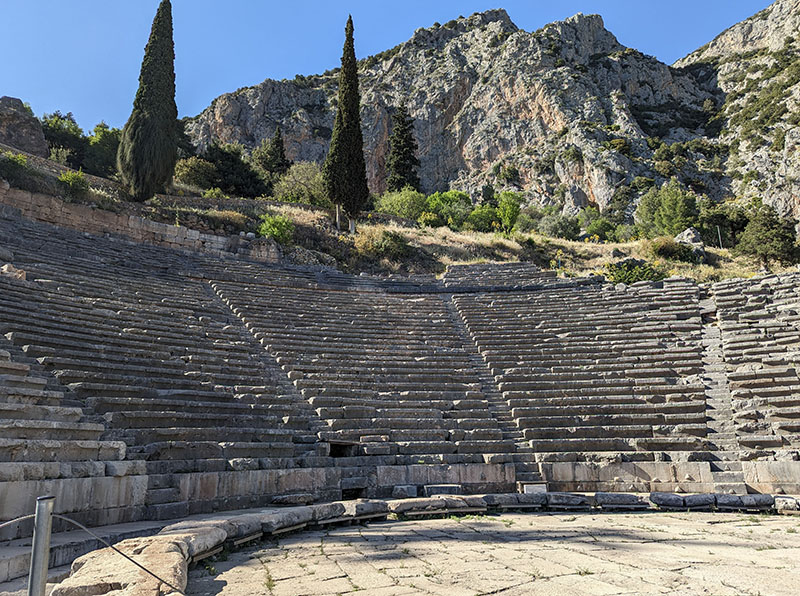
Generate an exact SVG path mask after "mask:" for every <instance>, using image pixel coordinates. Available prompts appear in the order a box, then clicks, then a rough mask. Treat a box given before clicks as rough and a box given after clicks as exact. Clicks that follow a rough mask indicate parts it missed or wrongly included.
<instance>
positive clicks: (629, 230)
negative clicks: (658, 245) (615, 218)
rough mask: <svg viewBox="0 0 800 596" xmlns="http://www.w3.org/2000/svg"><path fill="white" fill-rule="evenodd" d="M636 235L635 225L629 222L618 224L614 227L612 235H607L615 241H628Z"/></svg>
mask: <svg viewBox="0 0 800 596" xmlns="http://www.w3.org/2000/svg"><path fill="white" fill-rule="evenodd" d="M637 237H638V236H637V230H636V226H634V225H631V224H619V225H618V226H617V227H616V228H614V233H613V236H609V238H610V239H612V240H615V241H616V242H630V241H631V240H635V239H636V238H637Z"/></svg>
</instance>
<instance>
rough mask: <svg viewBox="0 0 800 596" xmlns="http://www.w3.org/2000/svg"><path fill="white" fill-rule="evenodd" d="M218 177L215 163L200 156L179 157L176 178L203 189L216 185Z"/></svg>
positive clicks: (176, 165)
mask: <svg viewBox="0 0 800 596" xmlns="http://www.w3.org/2000/svg"><path fill="white" fill-rule="evenodd" d="M218 178H219V176H218V174H217V168H215V167H214V164H212V163H211V162H210V161H206V160H205V159H202V158H200V157H196V156H192V157H188V158H186V159H179V160H178V162H177V163H176V164H175V180H176V181H177V182H182V183H183V184H188V185H190V186H196V187H197V188H199V189H201V190H205V189H207V188H212V187H214V186H216V182H217V180H218Z"/></svg>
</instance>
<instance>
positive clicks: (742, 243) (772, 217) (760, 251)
mask: <svg viewBox="0 0 800 596" xmlns="http://www.w3.org/2000/svg"><path fill="white" fill-rule="evenodd" d="M796 225H797V222H796V221H795V220H794V219H792V218H789V217H779V216H778V213H777V211H775V208H774V207H772V206H771V205H760V204H755V205H753V206H752V207H751V210H750V217H749V221H748V222H747V227H746V228H745V229H744V232H742V234H741V236H740V238H739V243H738V244H737V245H736V247H735V248H734V252H735V253H736V254H740V255H745V256H749V257H752V258H754V259H757V260H758V261H759V262H760V263H761V265H762V266H763V267H764V268H768V267H769V265H770V263H771V262H773V261H777V262H779V263H782V264H784V265H790V264H792V263H795V262H797V259H798V246H797V234H796V233H795V226H796Z"/></svg>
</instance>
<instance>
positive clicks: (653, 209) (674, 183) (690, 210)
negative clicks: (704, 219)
mask: <svg viewBox="0 0 800 596" xmlns="http://www.w3.org/2000/svg"><path fill="white" fill-rule="evenodd" d="M698 215H699V211H698V208H697V197H696V195H695V194H694V193H692V192H690V191H688V190H686V189H684V188H683V187H682V186H681V184H680V182H678V180H677V179H675V178H672V179H671V180H670V181H669V182H668V183H667V184H665V185H664V186H662V187H661V188H652V189H650V190H649V191H647V193H645V195H644V196H643V197H642V198H641V200H640V202H639V206H638V207H637V209H636V216H635V219H636V225H637V226H638V227H639V230H640V233H641V235H642V236H644V237H646V238H654V237H655V236H675V235H676V234H679V233H681V232H682V231H683V230H685V229H686V228H688V227H691V226H696V225H697V219H698Z"/></svg>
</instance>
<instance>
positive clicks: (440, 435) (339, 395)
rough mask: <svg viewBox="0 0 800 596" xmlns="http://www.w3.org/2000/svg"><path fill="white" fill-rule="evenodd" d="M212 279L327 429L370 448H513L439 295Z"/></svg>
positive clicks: (329, 435) (335, 437)
mask: <svg viewBox="0 0 800 596" xmlns="http://www.w3.org/2000/svg"><path fill="white" fill-rule="evenodd" d="M258 281H259V282H260V281H261V280H258ZM212 285H213V287H214V289H215V290H216V292H217V293H218V294H219V296H220V297H221V298H222V299H224V300H225V302H227V303H228V304H229V306H230V307H231V308H232V309H233V312H235V313H236V314H238V315H239V316H240V317H241V319H242V320H243V321H244V322H245V324H246V325H247V326H248V328H249V329H250V330H251V331H252V332H253V334H254V335H255V337H256V338H258V339H259V340H260V341H261V343H262V344H263V345H264V346H265V347H266V348H267V350H268V351H269V352H270V353H271V354H272V355H273V356H274V357H275V358H276V359H277V361H278V363H280V364H281V365H282V367H283V368H284V370H286V371H287V373H288V374H289V376H290V378H292V379H293V381H294V383H295V385H296V386H297V387H298V388H299V389H300V390H301V391H302V393H303V395H304V396H306V397H307V398H308V399H309V402H310V403H311V404H312V405H313V407H314V408H316V410H317V413H318V415H319V416H320V418H322V419H323V420H325V421H326V422H327V424H328V428H327V429H326V430H325V431H324V432H321V433H320V436H321V437H322V438H323V439H327V440H330V441H344V442H360V443H362V444H363V449H364V452H366V453H368V454H369V453H375V454H387V455H389V454H399V455H416V454H426V455H430V454H454V453H460V454H472V453H493V452H508V451H510V450H512V449H513V444H512V443H511V442H509V441H503V440H502V433H501V431H500V430H499V429H498V427H497V422H496V421H495V420H494V419H493V418H492V417H491V414H490V412H489V409H488V406H487V403H486V400H485V398H484V396H483V394H482V392H481V387H480V382H479V379H478V377H477V376H476V373H475V371H474V370H473V369H472V368H471V363H470V360H469V356H468V354H467V353H466V352H465V351H464V349H463V344H462V340H461V339H460V338H459V337H458V335H457V333H456V331H455V329H454V326H453V324H452V320H451V318H450V314H449V312H448V310H447V308H446V306H445V303H444V302H443V301H442V300H441V298H440V297H439V296H438V295H435V294H434V295H430V294H415V293H411V294H389V293H385V292H380V291H369V292H356V291H340V290H332V289H319V288H318V289H306V288H288V287H283V286H271V285H267V284H261V283H252V282H251V283H245V282H231V281H217V282H213V284H212Z"/></svg>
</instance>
